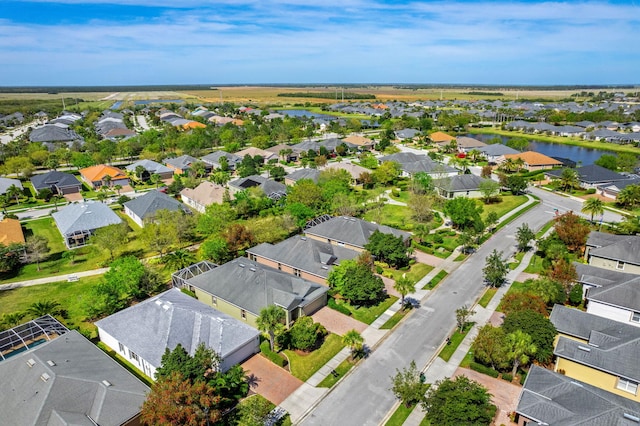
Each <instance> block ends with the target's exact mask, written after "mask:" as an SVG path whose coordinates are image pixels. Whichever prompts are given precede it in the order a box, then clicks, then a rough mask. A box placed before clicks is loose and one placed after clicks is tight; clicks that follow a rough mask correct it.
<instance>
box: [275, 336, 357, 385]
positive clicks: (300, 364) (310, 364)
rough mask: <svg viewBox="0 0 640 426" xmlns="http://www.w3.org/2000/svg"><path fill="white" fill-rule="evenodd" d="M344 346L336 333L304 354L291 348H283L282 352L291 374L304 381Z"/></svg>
mask: <svg viewBox="0 0 640 426" xmlns="http://www.w3.org/2000/svg"><path fill="white" fill-rule="evenodd" d="M342 348H344V344H343V343H342V337H340V336H338V335H337V334H333V333H332V334H329V335H328V336H327V337H326V338H325V339H324V343H323V344H322V346H320V348H318V349H316V350H315V351H313V352H310V353H308V354H305V355H300V354H299V353H297V352H295V351H292V350H288V349H287V350H285V351H284V353H285V354H286V355H287V357H288V358H289V367H290V368H291V374H293V375H294V376H295V377H297V378H298V379H300V380H302V381H303V382H306V381H307V380H308V379H309V377H311V376H313V374H314V373H315V372H316V371H318V370H319V369H320V367H322V366H323V365H325V364H326V363H327V362H328V361H329V360H330V359H331V358H333V357H334V356H335V355H336V354H337V353H338V352H340V350H342Z"/></svg>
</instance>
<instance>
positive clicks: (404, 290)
mask: <svg viewBox="0 0 640 426" xmlns="http://www.w3.org/2000/svg"><path fill="white" fill-rule="evenodd" d="M415 285H416V283H414V282H413V280H411V279H410V278H406V277H405V276H402V277H400V278H398V279H397V280H396V281H395V283H394V284H393V288H394V289H395V290H396V291H397V292H398V293H400V296H401V299H400V306H402V307H403V309H404V297H405V296H406V295H407V294H409V293H412V292H414V291H415Z"/></svg>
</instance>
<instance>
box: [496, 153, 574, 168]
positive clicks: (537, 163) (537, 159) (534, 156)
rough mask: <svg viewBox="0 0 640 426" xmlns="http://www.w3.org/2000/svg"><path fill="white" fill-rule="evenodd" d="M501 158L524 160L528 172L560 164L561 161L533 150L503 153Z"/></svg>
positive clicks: (505, 159)
mask: <svg viewBox="0 0 640 426" xmlns="http://www.w3.org/2000/svg"><path fill="white" fill-rule="evenodd" d="M503 158H504V161H507V160H510V159H511V160H518V159H521V160H522V161H523V162H524V168H525V169H527V170H528V171H530V172H533V171H536V170H547V169H552V168H554V167H558V166H562V162H560V161H558V160H556V159H553V158H551V157H548V156H546V155H544V154H540V153H539V152H535V151H526V152H521V153H519V154H507V155H503Z"/></svg>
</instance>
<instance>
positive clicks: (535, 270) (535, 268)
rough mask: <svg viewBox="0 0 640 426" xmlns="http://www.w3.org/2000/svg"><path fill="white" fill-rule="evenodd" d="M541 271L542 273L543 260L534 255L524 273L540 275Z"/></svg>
mask: <svg viewBox="0 0 640 426" xmlns="http://www.w3.org/2000/svg"><path fill="white" fill-rule="evenodd" d="M542 271H544V267H543V259H542V258H541V257H540V256H538V255H537V254H534V255H533V257H532V258H531V261H530V262H529V265H528V266H527V267H526V268H525V270H524V272H527V273H529V274H540V273H542Z"/></svg>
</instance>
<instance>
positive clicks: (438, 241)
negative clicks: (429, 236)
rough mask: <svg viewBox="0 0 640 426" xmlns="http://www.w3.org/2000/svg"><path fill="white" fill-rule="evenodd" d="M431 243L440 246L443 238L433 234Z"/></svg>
mask: <svg viewBox="0 0 640 426" xmlns="http://www.w3.org/2000/svg"><path fill="white" fill-rule="evenodd" d="M433 242H434V243H436V244H442V243H444V238H442V235H440V234H435V235H434V236H433Z"/></svg>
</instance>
